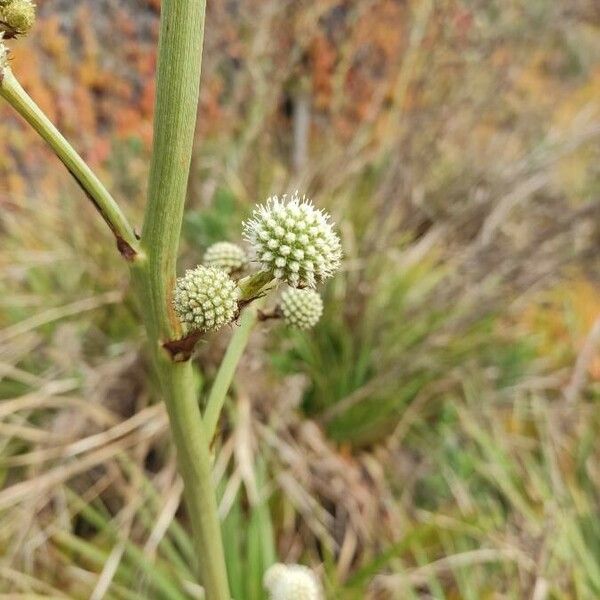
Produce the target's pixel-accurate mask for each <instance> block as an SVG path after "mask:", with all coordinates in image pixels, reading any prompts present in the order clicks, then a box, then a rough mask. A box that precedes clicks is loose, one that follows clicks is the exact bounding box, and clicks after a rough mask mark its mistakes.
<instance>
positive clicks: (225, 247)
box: [202, 242, 248, 273]
mask: <svg viewBox="0 0 600 600" xmlns="http://www.w3.org/2000/svg"><path fill="white" fill-rule="evenodd" d="M202 262H203V263H204V264H205V265H206V266H207V267H216V268H217V269H223V271H227V273H233V272H235V271H241V270H242V269H243V268H244V267H245V266H246V263H247V262H248V257H247V256H246V253H245V252H244V249H243V248H240V246H238V245H237V244H232V243H230V242H217V243H216V244H213V245H212V246H209V247H208V248H207V250H206V252H205V253H204V258H203V259H202Z"/></svg>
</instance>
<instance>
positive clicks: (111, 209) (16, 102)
mask: <svg viewBox="0 0 600 600" xmlns="http://www.w3.org/2000/svg"><path fill="white" fill-rule="evenodd" d="M0 96H2V97H3V98H4V99H5V100H6V101H7V102H8V103H9V104H10V105H11V106H12V107H13V108H14V109H15V110H16V111H17V112H18V113H19V114H20V115H21V116H22V117H23V118H24V119H25V120H26V121H27V123H29V125H31V126H32V127H33V128H34V129H35V131H37V133H38V134H39V135H40V136H41V137H42V138H43V139H44V140H45V141H46V142H47V143H48V145H49V146H50V147H51V148H52V150H53V151H54V153H55V154H56V156H58V158H59V159H60V160H61V162H62V163H63V164H64V165H65V167H66V168H67V170H68V171H69V173H71V175H72V176H73V178H74V179H75V181H76V182H77V183H78V184H79V186H80V187H81V189H82V190H83V191H84V192H85V194H86V196H87V197H88V198H89V199H90V200H91V201H92V203H93V204H94V206H95V208H96V210H97V211H98V212H99V213H100V215H101V216H102V218H103V219H104V221H105V222H106V224H107V225H108V226H109V227H110V229H111V231H112V232H113V234H114V236H115V238H116V241H117V248H118V249H119V252H120V253H121V254H122V255H123V257H124V258H126V259H127V260H129V261H132V260H134V259H135V258H136V257H137V256H138V255H139V252H140V251H139V242H138V240H137V238H136V235H135V233H134V231H133V228H132V227H131V225H130V224H129V222H128V221H127V218H126V217H125V215H124V214H123V212H122V211H121V209H120V208H119V205H118V204H117V203H116V202H115V200H114V198H113V197H112V196H111V195H110V193H109V192H108V190H107V189H106V188H105V187H104V185H102V182H101V181H100V180H99V179H98V177H96V175H95V174H94V172H93V171H92V170H91V169H90V168H89V167H88V165H87V164H86V163H85V161H84V160H83V159H82V158H81V156H79V154H77V152H75V150H74V149H73V147H72V146H71V145H70V144H69V142H68V141H67V140H66V139H65V137H64V136H63V135H62V134H61V133H60V131H58V129H57V128H56V127H55V126H54V124H53V123H52V122H51V121H50V119H48V117H47V116H46V115H45V114H44V113H43V112H42V110H41V108H40V107H39V106H38V105H37V104H36V103H35V102H34V101H33V100H32V98H31V97H30V96H29V95H28V94H27V92H26V91H25V90H24V89H23V88H22V87H21V84H20V83H19V82H18V81H17V78H16V77H15V76H14V75H13V73H12V70H11V69H10V68H8V67H7V68H5V69H4V70H3V71H2V73H1V74H0Z"/></svg>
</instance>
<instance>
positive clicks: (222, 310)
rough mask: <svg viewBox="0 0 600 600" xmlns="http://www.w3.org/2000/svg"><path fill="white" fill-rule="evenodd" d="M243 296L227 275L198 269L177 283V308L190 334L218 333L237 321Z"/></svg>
mask: <svg viewBox="0 0 600 600" xmlns="http://www.w3.org/2000/svg"><path fill="white" fill-rule="evenodd" d="M239 293H240V291H239V288H238V287H237V285H236V283H235V281H233V280H232V279H231V278H230V277H229V275H228V274H227V273H226V272H225V271H222V270H221V269H216V268H214V267H204V266H198V267H196V268H195V269H189V270H188V271H186V272H185V275H184V276H183V277H180V278H179V279H178V280H177V285H176V286H175V294H174V296H173V306H174V308H175V312H176V313H177V315H178V316H179V318H180V319H181V322H182V323H184V324H185V325H187V327H188V329H189V330H191V331H198V330H199V331H210V330H216V329H219V328H220V327H222V326H223V325H226V324H227V323H231V321H233V319H234V318H235V315H236V313H237V306H238V304H237V302H238V298H239Z"/></svg>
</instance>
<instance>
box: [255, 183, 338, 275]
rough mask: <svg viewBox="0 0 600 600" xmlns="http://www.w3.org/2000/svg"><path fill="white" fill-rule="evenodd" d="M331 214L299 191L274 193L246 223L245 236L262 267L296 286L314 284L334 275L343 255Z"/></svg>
mask: <svg viewBox="0 0 600 600" xmlns="http://www.w3.org/2000/svg"><path fill="white" fill-rule="evenodd" d="M329 220H330V218H329V215H328V214H326V213H324V212H323V211H321V210H317V209H316V208H315V207H314V206H313V205H312V203H311V202H310V200H308V199H307V198H306V197H305V196H304V197H302V198H300V197H299V196H298V192H296V193H295V194H294V195H293V196H292V197H291V198H288V197H287V195H284V196H282V197H281V198H278V197H277V196H272V197H271V198H269V199H268V200H267V202H266V203H265V204H262V205H260V206H259V207H258V208H256V209H255V210H254V212H253V214H252V219H250V220H249V221H246V222H245V223H244V236H245V238H246V240H247V241H248V242H250V244H251V245H252V248H253V250H254V253H255V255H256V259H257V260H258V261H259V262H260V263H261V265H262V268H263V269H265V270H268V271H271V272H272V273H273V276H274V277H275V278H276V279H279V280H280V281H283V282H285V283H288V284H289V285H291V286H292V287H307V286H308V287H314V286H315V284H316V283H319V282H321V281H323V280H324V279H327V278H328V277H331V276H332V275H333V274H334V273H335V272H336V271H337V270H338V268H339V266H340V260H341V257H342V247H341V244H340V239H339V237H338V236H337V234H336V233H335V231H334V230H333V227H332V225H331V223H330V222H329Z"/></svg>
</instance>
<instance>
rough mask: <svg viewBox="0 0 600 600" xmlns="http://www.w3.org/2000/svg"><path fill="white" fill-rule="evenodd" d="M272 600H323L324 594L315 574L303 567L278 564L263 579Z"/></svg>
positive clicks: (268, 570) (270, 568)
mask: <svg viewBox="0 0 600 600" xmlns="http://www.w3.org/2000/svg"><path fill="white" fill-rule="evenodd" d="M263 585H264V588H265V590H267V591H268V592H269V594H270V600H322V598H323V592H322V590H321V585H320V584H319V581H318V580H317V577H316V576H315V574H314V573H313V572H312V571H311V570H310V569H309V568H308V567H304V566H303V565H283V564H281V563H277V564H275V565H273V566H271V567H269V568H268V569H267V572H266V573H265V576H264V579H263Z"/></svg>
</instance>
